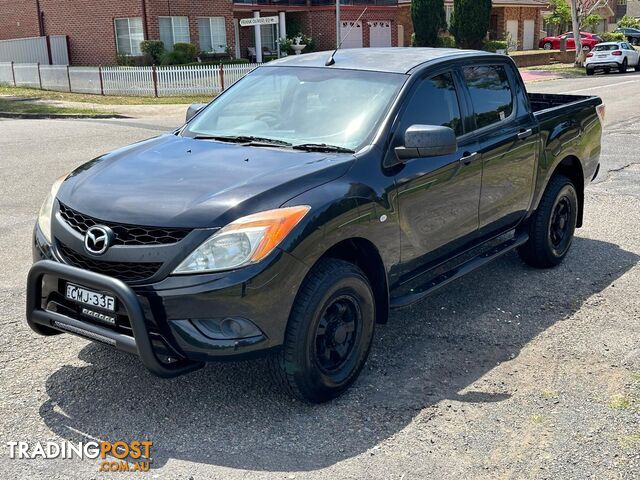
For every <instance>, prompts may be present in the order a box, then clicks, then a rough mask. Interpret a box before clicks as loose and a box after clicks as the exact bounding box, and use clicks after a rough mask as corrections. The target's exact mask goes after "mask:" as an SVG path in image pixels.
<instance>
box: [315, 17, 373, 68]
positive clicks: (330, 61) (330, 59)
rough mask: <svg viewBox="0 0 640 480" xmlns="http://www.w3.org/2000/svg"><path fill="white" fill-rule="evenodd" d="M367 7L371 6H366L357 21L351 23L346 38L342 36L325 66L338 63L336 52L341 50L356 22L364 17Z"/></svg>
mask: <svg viewBox="0 0 640 480" xmlns="http://www.w3.org/2000/svg"><path fill="white" fill-rule="evenodd" d="M367 8H369V7H364V10H363V11H362V13H361V14H360V16H359V17H358V18H357V19H356V21H355V22H353V24H352V25H351V27H349V30H347V33H346V35H345V36H344V38H342V39H341V40H340V44H339V45H338V46H337V48H336V49H335V50H334V51H333V52H332V53H331V56H330V57H329V58H328V59H327V61H326V62H325V63H324V65H325V67H330V66H331V65H333V64H334V63H336V61H335V60H334V59H333V56H334V55H335V54H336V52H337V51H338V50H340V47H341V46H342V44H343V43H344V41H345V40H346V39H347V37H348V36H349V34H350V33H351V30H353V27H355V26H356V24H357V23H358V22H359V21H360V19H361V18H362V16H363V15H364V14H365V12H366V11H367Z"/></svg>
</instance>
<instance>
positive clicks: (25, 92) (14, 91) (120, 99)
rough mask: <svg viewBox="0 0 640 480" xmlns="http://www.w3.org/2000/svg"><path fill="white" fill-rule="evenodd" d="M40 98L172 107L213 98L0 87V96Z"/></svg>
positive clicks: (207, 100) (204, 101)
mask: <svg viewBox="0 0 640 480" xmlns="http://www.w3.org/2000/svg"><path fill="white" fill-rule="evenodd" d="M2 95H12V96H16V97H29V98H41V99H43V100H59V101H64V102H83V103H99V104H101V105H174V104H190V103H208V102H209V101H210V100H211V99H212V98H213V97H212V96H206V95H198V96H182V97H160V98H153V97H130V96H115V95H114V96H111V95H91V94H86V93H67V92H52V91H49V90H38V89H36V88H25V87H9V86H4V85H0V96H2Z"/></svg>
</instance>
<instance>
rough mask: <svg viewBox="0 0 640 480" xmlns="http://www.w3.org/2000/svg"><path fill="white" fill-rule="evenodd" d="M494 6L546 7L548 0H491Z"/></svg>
mask: <svg viewBox="0 0 640 480" xmlns="http://www.w3.org/2000/svg"><path fill="white" fill-rule="evenodd" d="M398 3H411V0H398ZM444 3H445V5H453V0H445V2H444ZM491 5H492V6H494V7H539V8H548V7H549V1H548V0H492V1H491Z"/></svg>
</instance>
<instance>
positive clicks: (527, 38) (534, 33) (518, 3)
mask: <svg viewBox="0 0 640 480" xmlns="http://www.w3.org/2000/svg"><path fill="white" fill-rule="evenodd" d="M547 5H548V2H546V1H544V0H493V1H492V8H491V21H490V24H489V31H488V32H487V34H488V36H489V38H490V39H492V40H502V39H505V38H506V37H507V34H509V35H510V37H511V38H513V39H514V40H515V39H517V49H518V50H532V49H535V48H538V41H539V39H540V29H541V26H542V12H543V11H544V10H546V9H547ZM400 6H401V9H402V10H403V11H402V13H401V14H400V23H401V24H402V25H407V26H408V28H407V27H405V28H404V43H405V44H406V45H409V44H410V42H411V35H412V33H413V25H412V22H411V0H400ZM444 6H445V13H446V18H447V23H450V22H451V15H452V13H453V0H445V2H444Z"/></svg>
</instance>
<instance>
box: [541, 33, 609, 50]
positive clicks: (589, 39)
mask: <svg viewBox="0 0 640 480" xmlns="http://www.w3.org/2000/svg"><path fill="white" fill-rule="evenodd" d="M563 39H566V40H567V50H575V49H576V40H575V38H573V32H567V33H563V34H562V35H559V36H557V37H544V38H542V39H541V40H540V42H539V47H540V48H544V49H545V50H559V49H560V43H561V41H562V40H563ZM602 41H603V40H602V38H600V37H599V36H598V35H596V34H595V33H589V32H580V42H581V43H582V49H583V50H592V49H593V47H595V46H596V45H597V44H598V43H600V42H602Z"/></svg>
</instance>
